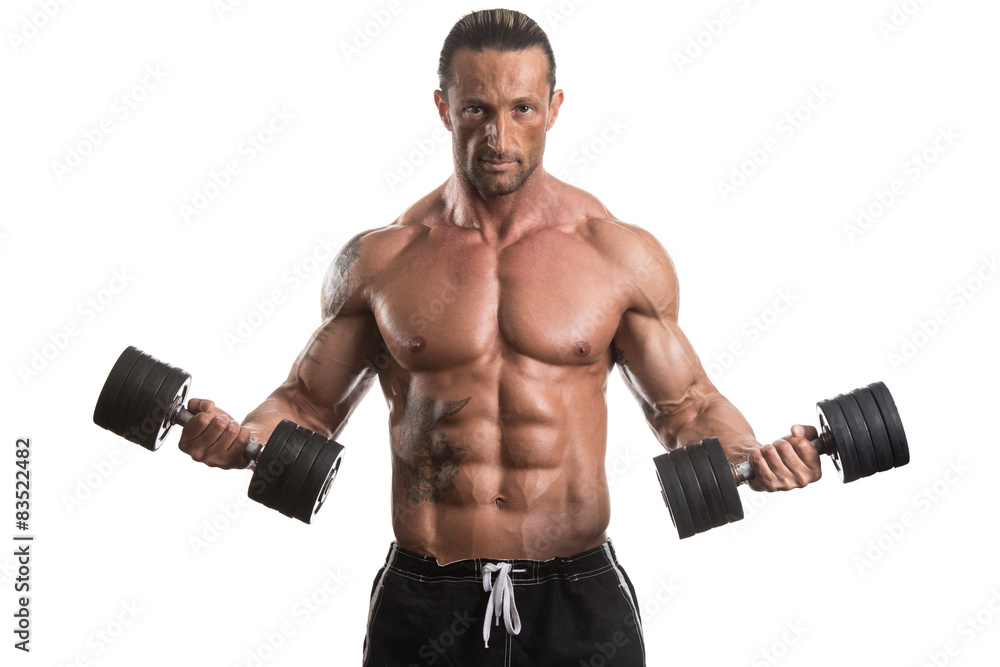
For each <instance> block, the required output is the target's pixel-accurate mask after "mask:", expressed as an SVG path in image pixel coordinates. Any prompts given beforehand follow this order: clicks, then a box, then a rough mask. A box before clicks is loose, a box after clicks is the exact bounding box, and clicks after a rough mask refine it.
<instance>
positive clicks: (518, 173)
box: [462, 144, 544, 197]
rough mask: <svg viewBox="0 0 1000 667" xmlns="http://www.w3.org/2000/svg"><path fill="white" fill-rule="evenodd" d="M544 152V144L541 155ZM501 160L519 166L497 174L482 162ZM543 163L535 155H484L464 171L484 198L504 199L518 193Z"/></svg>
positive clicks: (473, 159)
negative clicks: (483, 160) (489, 170)
mask: <svg viewBox="0 0 1000 667" xmlns="http://www.w3.org/2000/svg"><path fill="white" fill-rule="evenodd" d="M542 150H544V144H543V145H542V146H541V147H540V150H539V153H538V154H539V155H541V152H542ZM501 158H502V159H503V160H505V161H510V162H516V163H517V166H516V167H514V168H513V169H509V170H508V171H507V172H506V173H503V174H496V173H492V172H488V171H486V168H485V167H483V165H482V162H481V161H480V160H482V159H488V160H495V161H500V160H501ZM541 163H542V161H541V159H540V158H538V159H535V156H534V155H528V156H523V155H520V156H498V155H496V154H495V153H494V154H491V155H487V154H484V155H480V156H476V157H473V158H472V164H471V165H469V164H467V165H466V166H465V167H464V168H463V169H462V171H463V172H465V176H466V178H468V179H469V181H470V182H471V183H472V186H473V187H474V188H476V191H478V192H479V194H481V195H482V196H484V197H503V196H505V195H509V194H513V193H515V192H517V191H518V190H519V189H520V188H521V186H522V185H524V184H525V182H527V180H528V179H529V178H530V177H531V175H532V174H533V173H535V169H537V168H538V165H540V164H541Z"/></svg>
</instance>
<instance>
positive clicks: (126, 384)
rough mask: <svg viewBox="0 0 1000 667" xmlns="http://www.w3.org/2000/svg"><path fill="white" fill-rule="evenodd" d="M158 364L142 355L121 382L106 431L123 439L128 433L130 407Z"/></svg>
mask: <svg viewBox="0 0 1000 667" xmlns="http://www.w3.org/2000/svg"><path fill="white" fill-rule="evenodd" d="M157 363H158V362H157V361H156V359H154V358H153V357H151V356H149V355H148V354H142V356H140V357H139V358H138V359H136V360H135V363H134V364H132V368H131V369H130V370H129V372H128V375H126V376H125V379H124V380H123V381H122V387H121V390H120V391H119V392H118V397H117V398H116V399H115V403H114V405H113V406H112V408H111V416H110V417H109V418H108V430H109V431H111V432H112V433H114V434H116V435H120V436H122V437H124V436H125V435H126V433H128V423H127V420H128V415H129V413H130V412H132V406H133V405H134V404H135V402H136V401H139V400H140V399H141V398H142V397H140V396H139V392H140V391H141V390H142V383H143V382H145V381H146V376H147V375H149V371H151V370H153V368H154V367H155V366H156V364H157Z"/></svg>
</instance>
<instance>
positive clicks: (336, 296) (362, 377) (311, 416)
mask: <svg viewBox="0 0 1000 667" xmlns="http://www.w3.org/2000/svg"><path fill="white" fill-rule="evenodd" d="M367 234H368V232H362V233H360V234H358V235H356V236H355V237H354V238H352V239H351V240H350V241H348V242H347V243H346V244H345V245H344V247H343V248H342V249H341V250H340V252H339V253H338V254H337V257H336V258H334V260H333V262H332V263H331V264H330V269H329V271H328V272H327V274H326V278H325V280H324V284H323V291H322V294H321V300H320V305H321V312H322V316H323V322H322V324H321V325H320V326H319V328H318V329H316V331H314V332H313V334H312V336H311V337H310V339H309V341H308V342H307V343H306V345H305V347H304V348H303V349H302V351H301V352H300V353H299V355H298V357H297V358H296V359H295V362H294V363H293V364H292V368H291V371H290V372H289V374H288V379H287V380H285V382H284V383H283V384H282V385H281V386H280V387H279V388H278V389H277V390H276V391H275V394H277V395H278V396H280V397H281V398H282V399H284V400H285V402H286V403H287V404H288V405H289V406H290V407H291V408H293V409H294V410H295V411H296V412H298V413H299V414H300V415H301V417H302V419H303V421H306V422H310V423H311V424H312V425H313V426H314V429H313V430H319V429H321V430H322V431H325V432H330V433H332V434H333V435H336V434H337V433H338V432H339V431H340V430H341V429H342V428H343V425H344V423H345V422H346V421H347V418H348V417H349V416H350V413H351V412H352V411H353V410H354V408H355V406H356V405H357V404H358V402H359V401H360V400H361V398H363V397H364V395H365V394H366V393H367V391H368V389H369V388H370V387H371V385H372V382H373V381H374V379H375V377H376V375H377V373H376V371H375V365H374V362H375V358H376V356H377V354H378V350H379V344H380V343H381V340H382V338H381V334H380V332H379V329H378V325H377V323H376V321H375V316H374V314H373V313H372V311H371V309H370V307H369V304H368V303H367V299H366V296H365V291H366V276H367V274H368V273H370V272H371V271H372V269H371V267H370V266H369V264H370V257H369V258H368V261H365V260H363V259H362V254H363V253H365V254H370V251H371V249H370V248H364V246H366V245H370V242H369V241H367V240H366V235H367ZM303 425H307V424H303ZM331 437H332V436H331Z"/></svg>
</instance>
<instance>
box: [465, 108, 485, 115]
mask: <svg viewBox="0 0 1000 667" xmlns="http://www.w3.org/2000/svg"><path fill="white" fill-rule="evenodd" d="M465 112H466V113H470V114H472V115H473V116H478V115H479V114H481V113H482V112H483V108H482V107H476V106H472V107H465Z"/></svg>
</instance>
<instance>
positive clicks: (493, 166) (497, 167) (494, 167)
mask: <svg viewBox="0 0 1000 667" xmlns="http://www.w3.org/2000/svg"><path fill="white" fill-rule="evenodd" d="M480 162H482V163H483V167H484V168H485V169H486V170H487V171H506V170H508V169H510V168H511V167H513V166H514V165H515V164H517V162H514V161H513V160H486V159H480Z"/></svg>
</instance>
